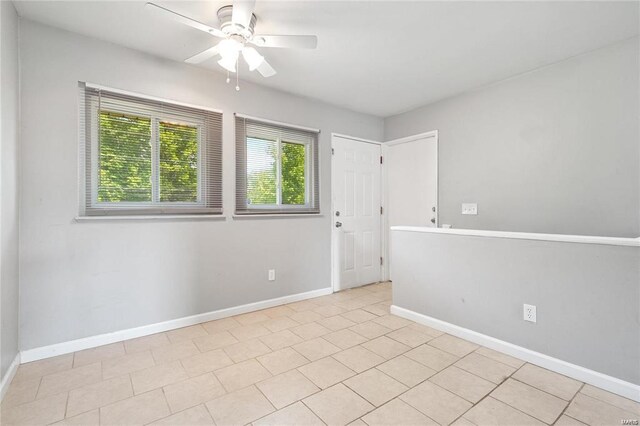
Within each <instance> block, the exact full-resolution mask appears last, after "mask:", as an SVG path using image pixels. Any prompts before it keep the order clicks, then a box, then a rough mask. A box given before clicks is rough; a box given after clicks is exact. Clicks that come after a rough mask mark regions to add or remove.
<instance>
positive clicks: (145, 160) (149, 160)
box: [80, 84, 222, 216]
mask: <svg viewBox="0 0 640 426" xmlns="http://www.w3.org/2000/svg"><path fill="white" fill-rule="evenodd" d="M80 91H81V99H80V106H81V111H80V133H81V138H80V139H81V141H80V142H81V147H80V148H81V149H80V151H81V152H80V158H81V180H82V181H81V182H80V187H81V188H83V191H82V194H81V195H82V197H81V198H82V200H81V214H84V215H88V216H92V215H136V214H144V215H162V214H172V215H173V214H220V213H222V114H221V113H219V112H213V111H208V110H203V109H198V108H194V107H188V106H182V105H178V104H172V103H169V102H164V101H157V100H151V99H147V98H143V97H136V96H133V95H128V94H122V93H119V92H116V91H109V90H106V89H98V88H93V87H88V86H86V85H84V84H81V85H80Z"/></svg>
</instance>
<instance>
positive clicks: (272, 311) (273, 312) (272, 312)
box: [262, 305, 296, 318]
mask: <svg viewBox="0 0 640 426" xmlns="http://www.w3.org/2000/svg"><path fill="white" fill-rule="evenodd" d="M262 313H263V314H265V315H266V316H268V317H269V318H282V317H286V316H289V315H293V314H295V313H296V311H294V310H293V309H291V308H290V307H288V306H286V305H282V306H275V307H273V308H269V309H265V310H263V311H262Z"/></svg>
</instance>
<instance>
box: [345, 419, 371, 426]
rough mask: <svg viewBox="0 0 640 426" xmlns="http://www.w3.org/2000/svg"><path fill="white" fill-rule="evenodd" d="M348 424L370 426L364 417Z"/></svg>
mask: <svg viewBox="0 0 640 426" xmlns="http://www.w3.org/2000/svg"><path fill="white" fill-rule="evenodd" d="M347 426H369V425H367V424H366V423H365V422H364V420H362V419H356V420H354V421H352V422H351V423H349V424H348V425H347Z"/></svg>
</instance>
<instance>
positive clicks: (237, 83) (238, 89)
mask: <svg viewBox="0 0 640 426" xmlns="http://www.w3.org/2000/svg"><path fill="white" fill-rule="evenodd" d="M236 91H237V92H238V91H240V61H239V60H238V59H236Z"/></svg>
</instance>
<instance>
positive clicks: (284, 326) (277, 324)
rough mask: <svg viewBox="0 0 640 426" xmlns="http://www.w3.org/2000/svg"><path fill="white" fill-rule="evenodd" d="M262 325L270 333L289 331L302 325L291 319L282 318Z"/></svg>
mask: <svg viewBox="0 0 640 426" xmlns="http://www.w3.org/2000/svg"><path fill="white" fill-rule="evenodd" d="M262 325H263V326H264V327H266V328H267V329H268V330H269V331H271V332H273V333H276V332H278V331H282V330H288V329H290V328H291V327H296V326H298V325H300V323H299V322H296V321H294V320H292V319H291V318H289V317H280V318H273V319H270V320H269V321H265V322H264V323H262Z"/></svg>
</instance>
